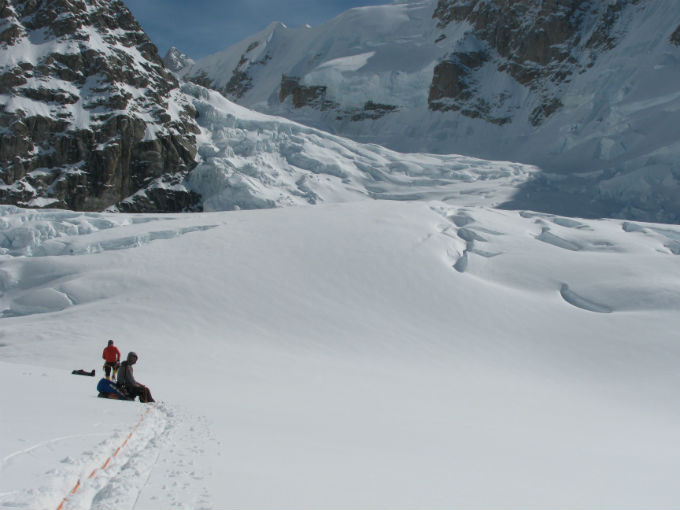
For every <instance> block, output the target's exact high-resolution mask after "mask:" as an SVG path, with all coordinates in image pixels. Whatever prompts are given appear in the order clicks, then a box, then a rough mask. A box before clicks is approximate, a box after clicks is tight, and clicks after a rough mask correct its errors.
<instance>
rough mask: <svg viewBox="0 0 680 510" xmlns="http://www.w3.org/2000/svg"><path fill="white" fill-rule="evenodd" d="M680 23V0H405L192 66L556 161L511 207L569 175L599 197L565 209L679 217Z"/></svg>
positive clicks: (253, 100)
mask: <svg viewBox="0 0 680 510" xmlns="http://www.w3.org/2000/svg"><path fill="white" fill-rule="evenodd" d="M679 25H680V12H679V11H677V9H676V8H675V6H674V2H672V1H668V0H662V1H658V2H649V1H646V0H616V1H614V2H608V3H602V2H593V1H583V0H578V1H577V0H573V1H568V2H559V3H554V2H552V3H546V2H542V3H537V2H535V1H532V0H523V1H519V2H517V1H515V2H508V1H503V0H498V1H493V2H491V1H488V0H465V1H463V0H451V1H447V0H440V1H434V0H429V1H419V2H406V3H396V4H391V5H385V6H374V7H365V8H357V9H352V10H350V11H347V12H346V13H343V14H341V15H340V16H338V17H336V18H334V19H333V20H330V21H329V22H327V23H325V24H323V25H321V26H318V27H311V28H309V27H307V28H295V29H289V28H287V27H285V25H282V24H277V23H274V24H271V25H269V27H267V28H266V29H265V30H263V31H262V32H259V33H258V34H255V35H253V36H251V37H249V38H246V39H245V40H243V41H241V42H240V43H237V44H236V45H234V46H232V47H230V48H228V49H226V50H224V51H222V52H218V53H216V54H214V55H212V56H209V57H204V58H203V59H200V60H198V61H197V62H196V63H195V64H194V65H193V66H189V67H187V68H185V69H183V70H182V71H181V75H182V76H184V77H185V78H186V79H188V80H194V81H197V82H199V83H201V84H202V85H204V86H209V87H211V88H214V89H215V90H218V91H220V92H221V93H222V94H223V95H225V96H226V97H227V98H229V99H231V100H233V101H235V102H237V103H239V104H241V105H244V106H247V107H249V108H254V109H256V110H258V111H261V112H264V113H269V114H274V115H280V116H284V117H287V118H290V119H292V120H295V121H298V122H302V123H304V124H307V125H310V126H314V127H317V128H320V129H323V130H326V131H329V132H332V133H336V134H340V135H342V136H347V137H349V138H351V139H353V140H356V141H361V142H368V143H377V144H380V145H383V146H385V147H388V148H391V149H394V150H398V151H401V152H432V153H459V154H464V155H468V156H474V157H481V158H484V159H492V160H513V161H520V162H524V163H529V164H534V165H538V166H540V167H541V168H542V169H543V174H542V176H541V178H540V179H537V180H535V181H533V182H532V183H529V184H528V185H527V187H526V189H524V190H523V191H524V192H523V193H519V194H518V199H517V200H515V201H513V202H510V203H508V206H509V207H515V206H519V207H526V208H541V209H542V210H546V208H549V207H550V205H549V200H550V197H551V196H554V195H555V192H556V190H557V188H559V187H563V190H562V191H564V194H565V195H567V196H566V197H563V198H562V199H561V204H562V205H564V204H565V203H567V202H573V203H579V204H585V205H586V206H587V207H586V208H585V209H582V208H580V207H579V208H564V207H563V208H561V209H560V210H559V212H561V213H564V214H570V215H578V214H583V215H590V216H601V215H605V216H606V215H610V216H622V217H630V218H637V219H646V220H650V221H657V220H658V221H670V222H677V221H680V208H679V207H678V206H677V204H678V200H677V199H678V196H679V193H680V179H679V178H678V177H679V172H678V167H677V163H676V161H677V159H678V157H680V144H679V143H678V142H677V137H675V138H673V137H672V136H669V133H673V132H675V133H677V129H673V127H672V126H673V125H674V124H676V123H677V122H680V118H679V117H680V115H679V114H678V113H677V112H678V111H679V110H678V109H679V108H680V101H679V100H680V97H679V96H678V93H680V91H679V90H678V87H677V85H674V84H677V83H680V72H679V70H680V51H678V45H677V42H675V41H676V40H677V39H678V38H680V36H677V34H678V33H680V32H679V31H680V28H678V26H679ZM674 34H675V35H674ZM661 183H663V184H661ZM671 190H672V191H671ZM537 194H541V195H542V196H541V197H540V199H536V200H534V199H529V196H530V195H533V196H536V195H537ZM588 204H590V205H588ZM558 208H559V205H558ZM553 212H557V211H553Z"/></svg>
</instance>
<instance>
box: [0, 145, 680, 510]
mask: <svg viewBox="0 0 680 510" xmlns="http://www.w3.org/2000/svg"><path fill="white" fill-rule="evenodd" d="M286 136H290V135H286ZM336 178H337V177H336ZM351 178H353V176H350V179H351ZM2 212H3V214H2V219H3V222H4V223H3V227H4V230H5V231H7V232H10V231H12V229H15V228H23V229H25V231H24V235H23V236H17V237H16V239H23V240H24V241H22V243H18V244H17V245H16V246H15V247H12V245H8V246H9V247H8V248H5V249H6V250H7V251H6V252H5V253H3V254H2V255H0V275H2V278H1V281H2V289H1V292H2V294H1V295H0V311H2V313H3V316H2V317H1V318H0V326H1V327H0V356H1V357H2V361H0V384H1V385H2V386H3V388H5V391H2V392H0V408H2V409H3V411H4V410H10V412H3V415H2V432H3V433H2V434H1V435H0V506H1V507H3V508H5V507H7V508H22V509H32V508H51V509H56V508H57V507H58V505H59V504H60V502H61V501H64V500H65V504H64V506H63V508H64V510H68V509H69V508H269V507H287V508H303V507H304V508H319V507H324V506H327V505H328V504H329V502H332V503H333V506H337V507H342V508H367V507H370V508H378V507H380V508H384V507H390V508H391V507H413V508H435V507H437V508H441V507H446V508H451V507H465V508H467V507H475V506H484V507H492V508H496V507H506V506H512V507H522V508H558V507H560V508H561V507H564V506H568V507H574V508H586V507H592V506H606V507H617V508H618V507H621V506H635V507H639V508H648V507H655V508H656V507H659V508H660V507H667V506H673V504H674V502H675V501H677V494H678V493H677V480H676V478H677V477H676V473H677V472H678V470H679V469H680V460H679V459H680V447H679V446H678V443H677V440H676V438H677V430H678V427H680V411H679V410H678V408H677V406H672V405H670V406H669V404H668V403H669V402H672V401H673V399H674V398H675V394H676V393H677V390H676V389H677V387H678V386H680V375H678V370H677V366H678V363H680V345H679V344H678V342H677V331H678V328H680V314H678V310H680V271H678V267H679V266H678V264H680V258H679V256H678V252H679V250H678V245H677V243H678V241H679V240H680V228H678V227H676V226H672V225H660V224H653V223H637V222H635V223H634V222H630V221H628V222H624V221H619V220H591V219H575V218H564V217H560V216H554V215H549V214H542V213H536V212H532V211H521V212H517V211H505V210H498V209H494V208H491V207H484V206H473V205H466V204H462V205H459V204H455V203H450V202H443V201H428V202H424V201H416V202H402V201H385V200H361V201H359V202H354V203H351V204H350V203H342V204H338V203H336V204H319V205H317V206H315V207H289V208H279V209H273V210H272V209H269V210H254V211H232V212H218V213H195V214H186V215H144V216H131V215H123V214H104V213H102V214H73V213H68V212H65V211H49V210H41V211H27V210H20V209H15V208H5V209H3V211H2ZM133 218H138V219H139V221H137V222H133V221H132V219H133ZM209 227H212V228H210V229H209V230H208V228H209ZM153 232H174V233H176V234H177V235H172V236H170V235H165V236H163V235H161V236H157V238H156V239H155V240H153V242H146V243H140V244H139V245H136V244H135V247H134V248H128V249H106V250H98V251H96V252H95V250H89V251H88V250H87V249H85V247H87V246H90V247H92V246H113V247H114V248H116V247H118V248H120V247H121V246H124V245H126V243H124V242H122V241H121V240H125V239H137V238H142V237H143V236H145V235H148V236H151V233H153ZM181 232H187V233H186V234H185V235H180V233H181ZM26 239H29V240H30V239H32V240H33V241H32V242H31V243H26V242H25V240H26ZM57 241H58V242H59V243H61V244H62V245H63V246H70V247H73V248H74V252H73V253H72V252H71V251H70V249H69V250H55V251H54V252H51V253H54V254H51V255H50V254H48V253H47V251H48V250H46V249H45V246H46V245H48V244H49V243H52V242H57ZM29 247H30V249H29ZM12 250H15V251H12ZM42 250H46V251H45V252H42ZM38 253H41V254H42V256H36V255H37V254H38ZM31 255H33V256H31ZM109 338H113V339H114V340H115V343H116V345H117V346H118V347H119V349H120V350H121V351H122V352H123V354H125V353H126V352H128V351H135V352H137V353H138V355H139V361H138V362H137V364H136V365H135V377H136V378H137V380H139V381H140V382H142V383H144V384H147V385H149V387H150V388H151V390H152V392H153V395H154V397H155V398H156V399H157V400H158V401H159V402H160V404H158V405H157V406H156V407H146V406H145V405H143V404H140V403H137V402H121V401H113V400H105V399H98V398H97V397H96V395H97V392H96V389H95V387H96V383H97V379H98V378H97V377H95V378H91V377H81V376H73V375H71V371H72V370H73V369H79V368H82V369H85V370H91V369H93V368H95V369H96V370H97V374H98V375H99V374H100V373H101V369H100V367H101V363H102V361H101V351H102V349H103V347H104V346H105V345H106V340H107V339H109ZM147 408H148V409H150V410H149V411H148V413H147V414H146V415H144V413H145V412H146V409H147ZM142 415H144V418H143V420H142V421H141V423H140V422H139V420H140V417H141V416H142ZM137 423H139V425H138V426H137V425H136V424H137ZM133 430H134V433H133V434H132V435H131V436H130V438H129V440H128V441H127V443H125V445H123V443H124V442H125V440H126V438H128V435H129V434H130V433H131V431H133ZM118 448H120V449H119V450H118ZM117 450H118V453H117V454H116V455H114V453H115V452H116V451H117ZM109 458H111V460H110V461H109V462H108V463H107V459H109ZM104 466H105V467H104ZM471 466H472V468H471ZM594 473H597V476H595V475H594ZM622 479H625V480H626V484H623V485H622V484H621V480H622ZM77 484H78V489H77V490H76V491H75V493H72V490H73V489H74V487H75V486H76V485H77ZM536 487H539V488H540V490H538V489H535V488H536Z"/></svg>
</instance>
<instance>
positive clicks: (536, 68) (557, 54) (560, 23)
mask: <svg viewBox="0 0 680 510" xmlns="http://www.w3.org/2000/svg"><path fill="white" fill-rule="evenodd" d="M641 1H648V0H617V1H616V2H614V3H609V4H604V3H600V2H592V1H591V0H559V1H558V0H549V1H543V2H536V1H535V0H439V2H438V4H437V7H436V9H435V12H434V15H433V17H434V18H435V19H436V20H438V27H439V28H440V29H445V28H446V27H447V26H448V25H449V24H451V23H460V22H465V23H467V24H469V25H470V26H471V27H472V33H471V35H470V37H471V38H474V39H476V40H477V43H476V44H477V45H483V46H485V47H486V48H487V51H486V52H485V55H486V59H487V60H490V61H492V62H493V63H494V65H495V66H496V68H497V69H498V71H500V72H503V73H507V74H509V75H510V76H511V77H512V78H513V79H514V80H515V81H517V82H518V83H520V84H521V85H524V86H526V87H529V88H530V89H531V90H532V91H534V92H536V93H537V95H538V97H540V98H542V102H541V103H540V104H537V106H536V107H535V108H534V110H533V111H532V113H531V114H530V117H529V119H528V120H529V121H530V122H531V124H533V125H534V126H536V125H539V124H540V123H542V122H543V121H544V120H545V119H546V118H547V117H549V116H550V115H552V114H553V113H554V112H556V111H557V110H558V109H559V108H560V107H561V106H562V102H561V100H560V98H559V85H560V84H561V83H564V82H566V81H568V80H569V79H570V75H572V74H573V73H574V72H577V71H578V70H579V69H582V68H583V66H586V65H592V62H593V60H594V59H595V58H597V55H598V50H602V49H611V48H612V47H613V46H614V45H615V43H616V40H617V35H616V31H615V29H614V28H615V25H616V22H617V21H618V19H619V16H620V13H621V11H622V9H623V7H624V6H625V5H627V4H636V3H638V2H641ZM440 39H441V37H440ZM478 53H479V52H478V51H471V52H462V51H454V52H453V53H452V54H451V55H450V56H449V57H448V58H447V59H445V60H444V61H442V62H441V63H440V64H439V65H438V66H437V67H436V68H435V73H434V76H433V80H432V85H431V88H430V96H429V105H430V109H432V110H458V111H460V112H461V113H464V114H465V111H466V110H467V111H468V112H469V113H471V114H472V115H470V116H481V117H484V118H487V117H489V116H490V117H491V118H488V119H487V120H491V121H492V119H493V118H499V114H498V113H497V112H494V111H493V110H494V109H493V107H492V109H491V111H490V112H488V113H485V112H483V111H480V110H479V109H478V108H470V106H469V105H463V103H465V101H466V100H467V99H468V98H470V97H473V96H475V73H474V70H475V69H476V68H475V66H474V65H471V64H470V63H468V62H466V60H468V61H471V62H473V63H474V62H476V61H478V60H479V57H478V56H477V54H478ZM466 55H467V56H466ZM501 103H502V102H501ZM501 106H502V104H501ZM500 117H503V116H502V115H501V116H500Z"/></svg>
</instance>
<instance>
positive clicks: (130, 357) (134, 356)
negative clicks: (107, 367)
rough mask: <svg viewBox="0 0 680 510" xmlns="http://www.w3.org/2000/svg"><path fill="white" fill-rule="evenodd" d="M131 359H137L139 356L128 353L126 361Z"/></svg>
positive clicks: (134, 353)
mask: <svg viewBox="0 0 680 510" xmlns="http://www.w3.org/2000/svg"><path fill="white" fill-rule="evenodd" d="M132 358H134V359H139V356H137V353H136V352H132V351H130V352H128V355H127V359H128V361H130V360H131V359H132Z"/></svg>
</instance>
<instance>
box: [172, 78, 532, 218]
mask: <svg viewBox="0 0 680 510" xmlns="http://www.w3.org/2000/svg"><path fill="white" fill-rule="evenodd" d="M183 90H184V91H185V92H186V93H188V94H191V95H192V96H193V97H194V98H195V99H194V106H195V107H196V109H197V111H198V112H199V118H198V121H199V123H200V125H201V127H202V128H203V130H204V136H203V138H202V139H201V140H199V149H198V152H199V156H200V157H201V163H200V164H199V166H198V167H197V168H196V169H195V170H194V171H193V172H192V173H191V174H190V176H189V178H188V185H189V187H190V188H191V189H192V190H193V191H195V192H197V193H199V194H201V195H202V196H203V207H204V209H205V210H206V211H211V210H230V209H235V208H240V209H253V208H267V207H281V206H291V205H303V204H317V203H323V202H350V201H356V200H361V199H365V198H374V199H389V200H419V199H443V200H455V201H456V202H457V203H461V202H463V203H471V204H478V205H483V204H490V205H493V204H497V203H500V202H503V201H505V200H507V199H509V198H510V197H512V195H513V194H514V193H515V192H516V190H517V189H518V188H519V186H520V185H522V184H523V183H525V182H526V181H527V180H529V178H530V177H531V176H532V175H533V174H534V173H535V172H537V169H536V168H534V167H531V166H528V165H521V164H518V163H510V162H493V161H485V160H480V159H475V158H470V157H464V156H456V155H450V156H442V155H433V154H402V153H398V152H394V151H391V150H389V149H385V148H382V147H379V146H376V145H366V144H359V143H356V142H353V141H351V140H348V139H345V138H341V137H337V136H333V135H330V134H328V133H325V132H323V131H319V130H316V129H313V128H309V127H305V126H303V125H301V124H296V123H294V122H290V121H288V120H285V119H282V118H277V117H271V116H266V115H262V114H258V113H255V112H251V111H248V110H246V109H244V108H242V107H239V106H237V105H235V104H233V103H231V102H230V101H228V100H226V99H224V98H223V97H222V96H220V95H219V94H217V93H216V92H214V91H208V90H207V89H204V88H202V87H199V86H197V85H193V84H186V85H184V87H183Z"/></svg>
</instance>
